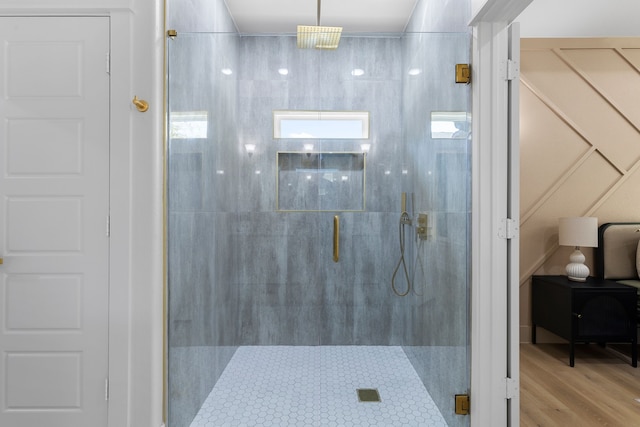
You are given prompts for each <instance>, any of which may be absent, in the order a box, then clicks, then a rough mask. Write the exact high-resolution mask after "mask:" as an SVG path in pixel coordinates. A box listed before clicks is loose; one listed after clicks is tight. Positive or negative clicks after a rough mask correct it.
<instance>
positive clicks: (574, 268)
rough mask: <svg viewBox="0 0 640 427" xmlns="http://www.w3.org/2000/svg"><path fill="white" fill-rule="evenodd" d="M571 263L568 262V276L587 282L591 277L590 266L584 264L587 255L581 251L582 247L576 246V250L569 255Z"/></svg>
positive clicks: (570, 278)
mask: <svg viewBox="0 0 640 427" xmlns="http://www.w3.org/2000/svg"><path fill="white" fill-rule="evenodd" d="M569 261H570V262H569V264H567V268H566V271H567V278H568V279H569V280H573V281H574V282H585V281H586V280H587V277H589V267H587V266H586V265H584V261H585V257H584V255H583V254H582V252H580V249H578V248H576V250H575V251H573V253H572V254H571V256H569Z"/></svg>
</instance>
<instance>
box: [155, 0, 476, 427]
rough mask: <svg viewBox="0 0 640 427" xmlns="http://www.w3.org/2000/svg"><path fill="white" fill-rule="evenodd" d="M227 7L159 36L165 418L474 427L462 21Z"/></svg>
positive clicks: (175, 425)
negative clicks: (263, 26) (328, 40)
mask: <svg viewBox="0 0 640 427" xmlns="http://www.w3.org/2000/svg"><path fill="white" fill-rule="evenodd" d="M169 3H170V4H171V2H169ZM220 3H222V2H220ZM465 4H466V2H465ZM422 9H425V8H422ZM422 9H421V8H417V10H422ZM170 10H171V8H169V11H170ZM209 12H211V11H209ZM223 12H224V13H226V10H223V8H220V10H217V9H216V14H218V15H220V16H217V17H216V19H218V20H219V21H221V22H222V24H220V25H219V28H222V30H220V31H212V32H199V28H195V30H194V32H189V31H187V30H190V28H185V29H183V30H180V28H178V32H177V36H175V37H171V38H169V39H168V40H167V70H168V73H167V74H168V82H167V87H168V91H167V93H168V95H167V99H168V105H167V111H168V119H167V126H168V128H167V134H168V144H167V238H168V245H167V251H168V253H167V259H168V261H167V269H168V278H167V282H168V292H167V295H168V298H167V301H168V302H167V335H168V344H167V361H168V363H167V372H168V375H167V379H168V381H167V413H168V420H167V421H168V427H185V426H195V427H198V426H209V425H210V426H223V425H229V426H238V425H260V426H301V425H305V426H320V425H353V426H362V425H367V426H374V425H381V426H395V425H407V426H431V425H432V426H440V425H443V426H444V425H448V426H467V425H469V419H468V416H465V415H458V414H456V413H455V411H454V396H455V395H456V394H466V393H468V391H469V357H470V355H469V338H468V326H469V277H470V274H469V268H470V245H469V243H470V242H469V240H470V193H471V188H470V184H471V166H470V165H471V158H470V157H471V151H470V135H469V133H468V129H469V126H468V125H469V123H468V121H469V115H468V114H467V111H468V110H469V104H470V99H469V98H470V88H469V86H468V85H465V84H456V83H455V65H456V64H460V63H468V62H469V52H470V46H469V44H470V34H469V32H468V31H464V30H463V31H460V30H459V29H458V31H457V32H443V31H441V32H419V31H415V32H406V33H403V34H366V35H362V34H361V35H350V34H343V35H342V38H341V40H340V46H339V48H338V49H337V50H330V51H329V50H313V49H304V50H302V49H298V48H297V47H296V37H295V34H292V35H290V34H287V35H241V34H238V33H236V32H235V31H233V28H232V25H231V24H230V19H229V17H228V16H224V13H223ZM425 13H426V12H425ZM415 19H418V18H415V17H414V20H415ZM170 23H171V20H170ZM416 25H417V24H416ZM185 27H188V25H186V24H185ZM409 28H411V26H410V27H409ZM280 113H282V114H283V117H285V119H282V117H281V115H280ZM309 114H311V119H309V116H308V115H309ZM323 114H325V116H328V117H329V118H330V119H329V120H326V122H324V123H319V124H318V122H322V119H321V116H322V115H323ZM292 117H293V120H294V121H295V120H298V119H300V117H304V119H300V120H298V122H296V123H294V125H295V126H298V125H302V124H304V123H302V122H313V126H320V127H326V126H330V125H329V124H328V123H331V122H332V120H334V119H335V120H343V122H342V123H343V124H344V122H346V121H354V120H355V121H356V122H358V123H366V124H365V125H357V126H355V128H356V129H357V128H358V126H360V129H364V130H366V131H367V134H355V135H352V134H348V133H344V134H330V135H320V134H319V133H317V132H318V131H316V130H309V131H304V130H303V129H302V130H301V129H298V128H296V130H294V131H291V132H293V133H286V132H284V133H280V131H282V129H281V127H282V126H283V122H285V121H287V120H289V119H290V118H292ZM336 117H339V118H338V119H336ZM345 117H346V118H345ZM363 117H366V122H365V121H362V122H361V121H358V120H365V119H363ZM307 119H309V120H307ZM307 124H308V123H307ZM340 132H347V131H346V130H344V129H343V130H341V131H340ZM318 135H320V136H318ZM403 212H405V213H406V215H402V214H403ZM336 252H337V253H336ZM401 256H402V257H403V261H404V264H402V266H401V267H400V268H399V269H397V266H398V263H399V260H400V259H401V258H400V257H401ZM405 265H406V272H405V270H404V266H405ZM394 271H397V274H395V275H394ZM392 276H393V279H394V286H393V287H392ZM394 288H395V290H396V292H394ZM405 293H406V295H405V296H399V295H402V294H405Z"/></svg>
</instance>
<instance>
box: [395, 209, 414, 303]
mask: <svg viewBox="0 0 640 427" xmlns="http://www.w3.org/2000/svg"><path fill="white" fill-rule="evenodd" d="M410 223H411V218H409V214H408V213H407V212H402V215H401V216H400V223H399V226H398V234H399V235H400V259H399V260H398V265H396V269H395V270H393V276H391V289H393V293H395V294H396V295H398V296H399V297H404V296H406V295H407V294H408V293H409V291H410V290H411V279H410V278H409V272H408V271H407V263H406V262H405V260H404V226H405V224H410ZM400 265H402V269H403V270H404V277H405V278H406V279H407V290H406V291H404V292H399V291H398V289H397V288H396V283H395V282H396V274H398V270H399V269H400Z"/></svg>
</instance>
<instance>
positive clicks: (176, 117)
mask: <svg viewBox="0 0 640 427" xmlns="http://www.w3.org/2000/svg"><path fill="white" fill-rule="evenodd" d="M208 116H209V115H208V114H207V112H206V111H172V112H171V113H170V114H169V138H171V139H198V138H206V137H207V128H208V123H209V117H208Z"/></svg>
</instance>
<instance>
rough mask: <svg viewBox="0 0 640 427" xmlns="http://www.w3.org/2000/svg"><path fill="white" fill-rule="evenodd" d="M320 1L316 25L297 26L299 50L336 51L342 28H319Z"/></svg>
mask: <svg viewBox="0 0 640 427" xmlns="http://www.w3.org/2000/svg"><path fill="white" fill-rule="evenodd" d="M320 8H321V6H320V0H318V14H317V18H316V25H315V26H314V25H298V48H300V49H337V48H338V43H340V35H341V34H342V27H321V26H320Z"/></svg>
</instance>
